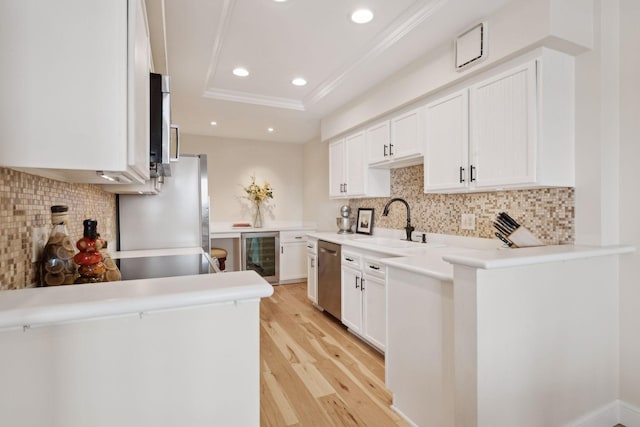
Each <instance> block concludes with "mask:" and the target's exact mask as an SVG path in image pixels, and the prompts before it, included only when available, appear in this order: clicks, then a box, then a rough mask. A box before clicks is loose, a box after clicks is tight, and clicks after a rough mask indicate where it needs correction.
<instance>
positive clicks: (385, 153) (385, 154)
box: [384, 144, 389, 157]
mask: <svg viewBox="0 0 640 427" xmlns="http://www.w3.org/2000/svg"><path fill="white" fill-rule="evenodd" d="M388 147H389V146H388V145H387V144H384V157H387V156H388V154H387V148H388Z"/></svg>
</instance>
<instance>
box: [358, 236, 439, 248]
mask: <svg viewBox="0 0 640 427" xmlns="http://www.w3.org/2000/svg"><path fill="white" fill-rule="evenodd" d="M353 241H354V242H359V243H367V244H370V245H377V246H384V247H387V248H394V249H404V248H416V249H418V248H434V247H441V246H444V245H443V244H440V243H420V242H414V241H412V242H409V241H407V240H400V239H391V238H389V237H360V238H357V239H353Z"/></svg>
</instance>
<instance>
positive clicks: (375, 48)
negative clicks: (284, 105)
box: [303, 0, 449, 105]
mask: <svg viewBox="0 0 640 427" xmlns="http://www.w3.org/2000/svg"><path fill="white" fill-rule="evenodd" d="M448 1H449V0H435V1H429V0H423V1H421V2H419V3H418V4H417V5H416V6H414V7H410V8H408V9H407V10H405V12H404V13H403V14H402V15H401V16H399V17H398V18H397V19H396V20H395V21H393V22H392V23H391V24H389V26H387V28H386V29H385V30H384V31H382V32H381V33H380V34H379V35H378V37H376V38H375V39H374V40H373V41H372V42H371V43H370V44H369V45H367V46H365V48H364V49H363V52H364V53H363V54H362V55H361V56H359V57H357V58H355V59H354V60H353V61H351V62H350V63H348V64H346V65H345V66H344V67H342V68H341V69H339V70H337V71H336V72H334V73H333V74H332V76H331V77H329V78H328V79H327V80H325V81H324V82H323V83H321V84H320V85H318V87H317V88H316V89H314V90H313V91H312V92H311V93H309V94H308V95H307V96H306V97H304V99H303V103H304V104H305V105H312V104H315V103H317V102H319V101H320V100H322V99H323V98H325V97H326V96H328V95H329V94H331V92H333V91H334V90H336V89H337V88H338V87H339V86H340V85H341V84H342V83H343V82H344V81H345V80H346V79H347V77H349V75H350V74H352V73H353V72H354V71H355V70H356V69H357V68H359V67H360V66H361V65H363V64H365V63H366V62H368V61H370V60H372V59H373V58H375V57H376V56H378V55H380V54H381V53H383V52H384V51H385V50H387V49H389V48H390V47H391V46H393V45H394V44H396V43H397V42H398V41H399V40H401V39H402V38H403V37H405V36H406V35H407V34H409V33H410V32H411V31H413V30H414V29H415V28H416V27H417V26H418V25H420V24H422V23H423V22H424V21H426V20H427V19H428V18H430V17H431V16H433V15H434V14H435V13H436V12H437V11H438V10H439V9H440V8H441V7H442V6H443V5H444V4H445V3H447V2H448Z"/></svg>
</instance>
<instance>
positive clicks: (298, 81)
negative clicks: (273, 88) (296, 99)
mask: <svg viewBox="0 0 640 427" xmlns="http://www.w3.org/2000/svg"><path fill="white" fill-rule="evenodd" d="M291 84H292V85H294V86H304V85H306V84H307V81H306V80H305V79H303V78H302V77H296V78H295V79H293V80H291Z"/></svg>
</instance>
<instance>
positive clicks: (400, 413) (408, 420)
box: [391, 404, 418, 427]
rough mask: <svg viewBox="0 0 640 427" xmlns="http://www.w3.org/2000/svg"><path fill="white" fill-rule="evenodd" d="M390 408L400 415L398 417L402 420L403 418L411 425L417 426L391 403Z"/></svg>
mask: <svg viewBox="0 0 640 427" xmlns="http://www.w3.org/2000/svg"><path fill="white" fill-rule="evenodd" d="M391 409H392V410H393V411H394V412H395V413H396V414H398V415H400V418H402V419H403V420H405V421H406V422H407V423H408V424H409V425H410V426H411V427H418V425H417V424H415V423H414V422H413V421H411V419H410V418H409V417H407V416H406V415H405V414H403V413H402V411H401V410H399V409H398V408H397V407H396V406H395V405H393V404H392V405H391Z"/></svg>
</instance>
